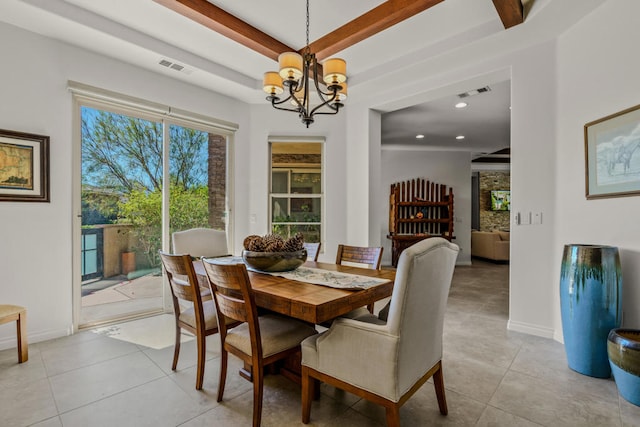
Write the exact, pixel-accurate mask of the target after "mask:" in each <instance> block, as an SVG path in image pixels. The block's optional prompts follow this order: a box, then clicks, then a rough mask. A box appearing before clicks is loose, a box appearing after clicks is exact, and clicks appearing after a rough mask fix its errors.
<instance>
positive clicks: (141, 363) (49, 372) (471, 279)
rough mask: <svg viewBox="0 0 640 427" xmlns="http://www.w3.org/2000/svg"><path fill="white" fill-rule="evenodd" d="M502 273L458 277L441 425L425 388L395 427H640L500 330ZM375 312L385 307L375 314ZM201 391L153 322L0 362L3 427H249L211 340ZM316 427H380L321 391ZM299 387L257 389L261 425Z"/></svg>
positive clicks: (168, 334)
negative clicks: (221, 384) (222, 382)
mask: <svg viewBox="0 0 640 427" xmlns="http://www.w3.org/2000/svg"><path fill="white" fill-rule="evenodd" d="M507 305H508V266H506V265H496V264H490V263H483V262H476V261H474V266H472V267H458V268H457V269H456V272H455V276H454V283H453V286H452V289H451V292H450V297H449V304H448V309H447V315H446V320H445V335H444V347H445V351H444V358H443V364H444V376H445V386H446V389H447V400H448V406H449V415H448V416H446V417H443V416H441V415H440V414H439V412H438V406H437V402H436V397H435V393H434V391H433V386H432V384H431V383H428V384H425V385H424V386H423V387H422V388H421V389H420V390H419V391H418V392H417V393H416V394H415V395H414V396H413V397H412V398H411V399H410V400H409V401H408V402H407V403H406V404H405V405H404V406H403V407H402V409H401V418H402V423H403V426H404V427H414V426H431V425H438V426H439V425H457V426H509V427H511V426H537V425H543V426H632V425H636V426H640V407H637V406H634V405H632V404H630V403H628V402H626V401H625V400H624V399H622V398H621V397H619V395H618V393H617V390H616V386H615V383H614V382H613V381H612V380H602V379H594V378H590V377H586V376H583V375H580V374H577V373H575V372H573V371H571V370H570V369H569V368H567V365H566V359H565V356H564V349H563V347H562V345H561V344H559V343H557V342H555V341H552V340H548V339H542V338H537V337H533V336H529V335H524V334H519V333H513V332H509V331H507V329H506V324H507V312H508V307H507ZM378 306H382V304H378ZM207 344H208V348H207V357H208V361H207V365H206V371H205V383H204V390H202V391H196V390H195V389H194V383H195V366H194V365H195V359H196V356H195V343H194V342H193V340H192V339H191V338H190V337H188V336H185V342H184V343H183V345H182V352H181V355H180V361H179V363H178V370H177V371H176V372H172V371H171V369H170V367H171V358H172V352H173V324H172V317H171V316H168V315H162V316H155V317H153V318H147V319H142V320H137V321H133V322H128V323H122V324H119V325H113V326H110V327H104V328H99V329H96V330H91V331H84V332H81V333H78V334H76V335H73V336H69V337H65V338H60V339H56V340H52V341H47V342H42V343H37V344H33V345H31V346H30V348H29V350H30V358H29V361H28V362H27V363H25V364H22V365H18V364H17V356H16V352H15V350H5V351H1V352H0V426H2V427H9V426H31V425H33V426H40V427H45V426H46V427H59V426H65V427H68V426H81V427H87V426H136V427H139V426H154V427H157V426H189V427H192V426H225V427H234V426H248V425H250V424H251V411H252V393H251V384H250V383H249V382H247V381H245V380H244V379H242V378H240V377H239V376H238V375H237V374H235V373H236V372H237V371H238V369H239V367H240V364H239V363H238V361H237V359H235V358H234V357H232V356H230V358H229V361H230V367H229V376H228V380H227V388H226V390H225V399H224V401H223V402H221V403H217V402H216V389H217V384H218V370H219V342H218V336H217V335H214V336H212V337H209V340H208V342H207ZM322 392H323V394H322V397H321V399H320V400H319V401H317V402H315V403H314V405H313V408H312V412H311V417H312V422H311V424H310V425H313V426H323V427H330V426H337V427H352V426H353V427H364V426H383V425H384V411H383V410H382V409H381V408H379V407H377V406H375V405H372V404H370V403H368V402H366V401H363V400H361V399H359V398H357V397H355V396H353V395H350V394H348V393H344V392H342V391H339V390H336V389H333V388H331V387H327V386H324V385H323V387H322ZM299 425H302V424H301V422H300V391H299V388H298V387H297V386H296V385H295V384H293V383H291V382H290V381H288V380H287V379H285V378H282V377H280V376H277V375H270V376H268V377H267V379H266V384H265V396H264V407H263V426H265V427H270V426H274V427H276V426H277V427H282V426H284V427H286V426H299Z"/></svg>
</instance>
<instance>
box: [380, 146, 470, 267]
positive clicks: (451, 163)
mask: <svg viewBox="0 0 640 427" xmlns="http://www.w3.org/2000/svg"><path fill="white" fill-rule="evenodd" d="M381 164H382V173H381V175H382V179H381V185H380V187H379V188H380V192H381V193H382V192H384V195H385V196H386V197H382V200H381V203H380V204H379V205H378V207H377V209H378V210H379V211H380V216H379V217H380V219H381V221H380V222H379V223H378V224H377V225H376V229H377V230H378V232H379V234H380V239H381V242H382V244H383V247H384V251H383V263H384V264H389V265H390V264H391V241H390V240H389V239H387V238H386V236H387V234H389V189H390V186H391V184H393V183H395V182H401V181H406V180H408V179H415V178H425V179H427V180H429V181H431V182H436V183H439V184H445V185H447V187H452V188H453V212H454V217H455V218H456V219H457V221H456V222H455V223H454V236H455V237H456V238H455V240H453V243H455V244H456V245H458V246H460V249H461V252H460V253H459V255H458V260H457V264H458V265H469V264H471V154H470V153H469V152H463V151H426V150H422V151H416V150H392V149H385V150H382V159H381ZM458 221H459V222H458Z"/></svg>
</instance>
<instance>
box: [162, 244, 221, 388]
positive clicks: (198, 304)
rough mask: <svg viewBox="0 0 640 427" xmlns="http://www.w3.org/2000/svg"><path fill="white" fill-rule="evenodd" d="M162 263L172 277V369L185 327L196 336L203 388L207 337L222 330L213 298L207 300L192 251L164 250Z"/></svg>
mask: <svg viewBox="0 0 640 427" xmlns="http://www.w3.org/2000/svg"><path fill="white" fill-rule="evenodd" d="M160 258H161V259H162V265H163V266H164V270H165V272H166V274H167V279H168V280H169V288H170V289H171V299H172V301H173V312H174V315H175V325H176V342H175V346H174V350H173V363H172V365H171V369H172V370H174V371H175V370H176V367H177V365H178V356H179V355H180V335H181V333H182V329H184V330H186V331H189V332H191V333H192V334H193V335H195V337H196V345H197V349H198V350H197V354H198V360H197V370H196V390H201V389H202V383H203V380H204V364H205V361H206V351H207V342H206V337H207V336H209V335H213V334H215V333H217V332H218V319H217V316H216V307H215V304H214V302H213V299H211V298H210V299H209V300H208V301H203V299H202V295H201V292H200V284H199V282H198V278H197V277H196V272H195V269H194V267H193V261H192V259H191V255H186V254H185V255H172V254H168V253H165V252H162V251H160Z"/></svg>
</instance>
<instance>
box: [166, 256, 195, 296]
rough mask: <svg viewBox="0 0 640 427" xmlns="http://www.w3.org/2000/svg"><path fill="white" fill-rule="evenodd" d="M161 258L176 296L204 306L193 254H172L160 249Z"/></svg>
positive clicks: (173, 293) (172, 291)
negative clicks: (192, 258)
mask: <svg viewBox="0 0 640 427" xmlns="http://www.w3.org/2000/svg"><path fill="white" fill-rule="evenodd" d="M160 258H161V259H162V265H163V266H164V270H165V272H166V273H167V279H168V280H169V285H170V288H171V293H172V295H173V296H174V298H178V299H181V300H185V301H191V302H193V303H197V304H198V305H199V306H202V299H201V296H200V287H199V284H198V278H197V276H196V272H195V269H194V268H193V262H192V260H191V256H190V255H172V254H168V253H166V252H162V251H160ZM185 279H186V280H185Z"/></svg>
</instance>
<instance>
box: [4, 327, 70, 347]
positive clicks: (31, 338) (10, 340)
mask: <svg viewBox="0 0 640 427" xmlns="http://www.w3.org/2000/svg"><path fill="white" fill-rule="evenodd" d="M70 334H71V331H70V330H68V329H52V330H49V331H41V332H36V333H30V334H27V341H28V342H29V344H34V343H37V342H41V341H47V340H52V339H54V338H60V337H66V336H67V335H70ZM17 346H18V341H17V340H16V335H15V325H14V328H13V335H9V336H6V337H0V350H7V349H10V348H16V347H17Z"/></svg>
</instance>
